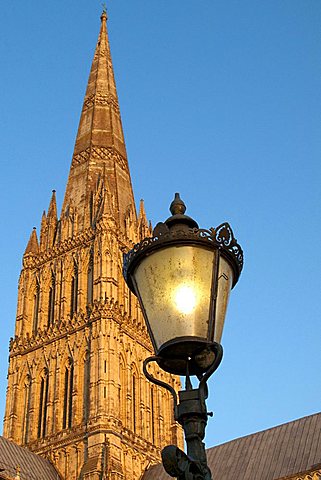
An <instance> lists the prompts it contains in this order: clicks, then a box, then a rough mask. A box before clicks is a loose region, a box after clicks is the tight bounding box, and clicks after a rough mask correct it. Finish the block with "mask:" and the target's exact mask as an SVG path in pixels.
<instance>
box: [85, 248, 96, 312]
mask: <svg viewBox="0 0 321 480" xmlns="http://www.w3.org/2000/svg"><path fill="white" fill-rule="evenodd" d="M93 292H94V253H93V250H91V252H90V257H89V263H88V270H87V304H88V305H91V304H92V303H93Z"/></svg>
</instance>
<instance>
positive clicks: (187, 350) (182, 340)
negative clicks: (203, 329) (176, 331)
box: [156, 336, 215, 376]
mask: <svg viewBox="0 0 321 480" xmlns="http://www.w3.org/2000/svg"><path fill="white" fill-rule="evenodd" d="M212 346H213V342H209V341H208V340H206V339H204V338H202V337H193V336H186V337H176V338H174V339H172V340H169V341H168V342H166V343H164V344H163V345H161V347H160V348H159V349H158V351H157V352H156V354H157V357H158V359H157V363H158V365H159V367H160V368H161V369H162V370H164V371H165V372H168V373H172V374H174V375H182V376H185V375H202V374H203V373H204V372H206V371H207V369H208V368H209V366H210V365H211V364H212V363H213V361H214V359H215V353H214V351H213V348H212Z"/></svg>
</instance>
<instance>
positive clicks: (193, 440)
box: [143, 342, 223, 480]
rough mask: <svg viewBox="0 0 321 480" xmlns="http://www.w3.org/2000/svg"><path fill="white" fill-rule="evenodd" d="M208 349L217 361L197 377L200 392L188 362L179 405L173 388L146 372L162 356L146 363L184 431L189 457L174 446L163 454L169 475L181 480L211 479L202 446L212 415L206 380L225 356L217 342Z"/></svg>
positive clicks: (151, 358)
mask: <svg viewBox="0 0 321 480" xmlns="http://www.w3.org/2000/svg"><path fill="white" fill-rule="evenodd" d="M209 348H210V349H211V350H212V351H213V352H214V354H215V357H214V361H213V362H212V364H211V365H210V366H209V368H208V369H207V370H206V371H205V373H204V374H201V375H198V379H199V386H198V388H197V389H193V387H192V383H191V380H190V376H189V372H188V362H187V371H186V384H185V390H182V391H180V392H179V393H178V396H179V403H178V401H177V393H176V391H175V390H174V388H173V387H172V386H171V385H169V384H167V383H165V382H163V381H161V380H158V379H157V378H155V377H153V376H152V375H151V374H150V373H149V372H148V370H147V365H148V364H149V363H151V362H157V360H160V357H158V356H153V357H149V358H147V359H146V360H145V361H144V364H143V371H144V374H145V376H146V378H147V379H148V380H150V381H151V382H152V383H154V384H156V385H158V386H160V387H163V388H165V389H166V390H168V391H169V392H170V393H171V394H172V396H173V399H174V417H175V420H176V421H177V422H178V423H180V424H181V425H182V427H183V430H184V435H185V441H186V446H187V454H186V453H184V452H183V451H182V450H180V449H179V448H178V447H176V446H175V445H169V446H167V447H165V448H164V449H163V451H162V461H163V466H164V468H165V470H166V472H167V473H168V474H169V475H170V476H171V477H176V478H177V479H178V480H212V475H211V471H210V469H209V468H208V465H207V459H206V452H205V444H204V443H203V439H204V437H205V428H206V424H207V418H208V415H212V414H211V413H208V412H207V408H206V399H207V397H208V389H207V380H208V379H209V377H210V376H211V375H212V374H213V373H214V372H215V370H216V369H217V368H218V367H219V365H220V363H221V360H222V357H223V348H222V346H221V345H220V344H219V343H216V342H214V343H212V344H211V345H210V346H209Z"/></svg>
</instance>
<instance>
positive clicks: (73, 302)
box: [70, 262, 78, 317]
mask: <svg viewBox="0 0 321 480" xmlns="http://www.w3.org/2000/svg"><path fill="white" fill-rule="evenodd" d="M77 306H78V265H77V263H76V262H74V271H73V275H72V278H71V299H70V316H71V317H72V316H73V314H74V313H76V312H77Z"/></svg>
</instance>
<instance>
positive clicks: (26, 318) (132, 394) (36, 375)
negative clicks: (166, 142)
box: [4, 12, 181, 480]
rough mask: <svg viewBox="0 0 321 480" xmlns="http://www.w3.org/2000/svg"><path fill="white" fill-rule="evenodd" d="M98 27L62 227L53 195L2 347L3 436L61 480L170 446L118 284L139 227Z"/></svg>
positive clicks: (136, 462)
mask: <svg viewBox="0 0 321 480" xmlns="http://www.w3.org/2000/svg"><path fill="white" fill-rule="evenodd" d="M106 20H107V16H106V13H105V12H103V14H102V16H101V29H100V33H99V38H98V42H97V46H96V51H95V55H94V59H93V63H92V67H91V71H90V76H89V81H88V86H87V91H86V95H85V100H84V104H83V109H82V113H81V118H80V124H79V129H78V134H77V139H76V145H75V150H74V155H73V158H72V164H71V168H70V174H69V179H68V183H67V188H66V193H65V198H64V202H63V207H62V212H61V216H60V219H59V218H58V217H57V206H56V199H55V193H54V192H53V195H52V198H51V201H50V205H49V209H48V213H47V214H46V213H44V214H43V217H42V222H41V231H40V240H39V241H38V237H37V233H36V230H33V231H32V233H31V237H30V240H29V242H28V245H27V248H26V251H25V253H24V256H23V268H22V272H21V275H20V280H19V291H18V307H17V318H16V327H15V337H14V339H13V340H12V341H11V343H10V360H9V362H10V363H9V373H8V389H7V403H6V413H5V419H4V436H6V437H7V438H9V439H10V440H13V441H14V442H16V443H18V444H19V445H24V446H26V447H28V448H29V449H30V450H32V451H33V452H36V453H38V454H40V455H44V456H47V457H48V458H50V459H51V460H52V462H53V463H54V465H55V466H56V468H57V470H58V471H59V473H60V475H61V478H64V479H68V480H74V479H78V478H81V479H102V478H104V479H126V480H131V479H135V480H138V479H139V478H140V477H141V474H142V472H143V470H144V468H145V467H146V466H147V465H149V464H151V463H153V462H158V461H159V454H160V449H161V448H162V447H163V446H164V445H166V444H168V443H181V435H180V430H178V429H177V425H176V424H175V422H174V420H173V416H172V402H171V398H170V396H169V394H168V393H167V392H166V391H164V390H161V389H159V388H155V387H154V386H152V385H151V384H150V383H149V382H147V380H146V379H145V377H144V375H143V373H142V361H143V360H144V359H145V358H146V357H147V356H149V355H150V354H151V344H150V342H149V339H148V335H147V331H146V329H145V326H144V322H143V319H142V315H141V312H140V311H139V308H138V305H137V302H136V298H135V297H133V296H132V295H131V293H130V292H129V291H128V289H127V287H126V286H125V283H124V281H123V278H122V252H123V251H124V250H127V249H128V248H131V247H132V246H133V244H134V243H135V242H137V241H140V240H141V239H142V238H143V237H145V236H147V235H149V234H150V227H149V226H148V223H147V220H146V215H145V211H144V206H143V203H142V202H141V205H140V211H139V215H138V216H137V215H136V210H135V203H134V197H133V191H132V186H131V179H130V173H129V169H128V162H127V155H126V149H125V142H124V137H123V131H122V125H121V118H120V113H119V106H118V98H117V92H116V86H115V80H114V74H113V67H112V61H111V56H110V48H109V42H108V35H107V29H106ZM155 373H156V372H155ZM158 375H159V376H160V377H161V376H162V373H161V372H158ZM167 381H170V382H171V384H172V385H174V386H175V388H178V386H179V384H178V380H177V379H174V378H169V377H167Z"/></svg>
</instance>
